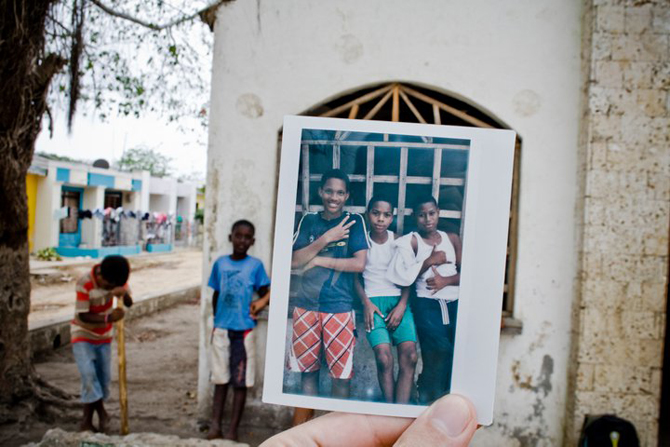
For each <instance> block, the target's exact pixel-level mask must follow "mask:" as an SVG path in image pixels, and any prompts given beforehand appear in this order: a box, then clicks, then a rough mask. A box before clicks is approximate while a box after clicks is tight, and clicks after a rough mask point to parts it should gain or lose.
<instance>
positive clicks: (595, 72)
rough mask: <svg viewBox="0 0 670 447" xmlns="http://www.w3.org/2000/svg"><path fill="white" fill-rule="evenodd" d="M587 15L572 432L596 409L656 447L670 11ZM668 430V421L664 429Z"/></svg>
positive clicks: (611, 7)
mask: <svg viewBox="0 0 670 447" xmlns="http://www.w3.org/2000/svg"><path fill="white" fill-rule="evenodd" d="M589 3H592V4H589V5H588V6H587V9H586V12H587V14H586V16H585V29H590V30H591V31H592V34H591V35H590V41H588V42H587V45H588V47H587V48H585V56H586V62H587V66H586V69H587V72H588V75H589V78H588V88H587V91H586V93H587V97H586V102H585V104H584V107H585V108H584V118H585V124H586V125H585V129H584V141H583V144H584V147H583V154H584V159H583V163H584V164H583V166H582V172H583V173H584V175H585V191H584V201H583V205H584V215H583V226H582V230H581V231H582V232H583V233H582V238H583V247H582V250H581V255H580V258H581V275H580V277H581V285H580V290H579V294H578V297H579V301H578V303H577V305H576V308H575V321H576V322H578V324H575V326H574V329H575V333H574V342H575V343H574V345H573V349H574V352H573V355H574V359H575V363H576V365H575V366H576V367H575V368H574V369H573V372H574V376H573V378H572V379H573V380H572V381H571V382H572V383H573V387H572V389H571V393H570V396H571V401H570V405H569V410H568V411H569V413H568V414H569V415H568V420H567V422H568V436H569V437H571V438H573V439H574V438H575V437H576V436H577V433H578V431H579V429H580V427H581V424H582V421H583V417H584V415H585V414H588V413H595V414H598V413H605V412H609V413H611V412H616V413H617V414H619V415H621V416H623V417H626V418H628V419H630V420H631V421H633V422H634V423H635V425H636V427H637V429H638V432H639V434H640V435H641V438H642V439H641V440H642V445H646V446H656V445H657V440H656V436H657V433H658V423H659V421H658V412H659V398H660V392H661V383H660V381H661V362H662V360H663V358H662V353H663V335H664V331H665V320H666V315H665V295H666V294H665V287H666V280H667V272H668V233H669V230H668V225H669V223H670V144H669V141H670V113H669V112H668V108H669V107H670V102H669V99H668V90H669V89H670V52H669V37H670V4H669V3H668V2H667V1H644V2H641V1H632V0H630V1H629V0H622V1H619V0H595V1H593V2H589ZM666 423H667V421H666Z"/></svg>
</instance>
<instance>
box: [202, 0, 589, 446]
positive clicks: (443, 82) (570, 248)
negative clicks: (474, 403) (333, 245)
mask: <svg viewBox="0 0 670 447" xmlns="http://www.w3.org/2000/svg"><path fill="white" fill-rule="evenodd" d="M580 14H581V2H579V1H576V0H573V1H567V2H556V1H550V0H542V1H531V0H515V1H508V2H492V1H485V0H473V1H470V2H467V4H466V3H463V2H457V1H442V0H425V1H422V2H419V3H414V2H404V1H400V0H393V1H381V0H375V1H368V2H359V1H355V0H342V1H338V2H310V1H307V0H300V1H299V0H294V1H284V2H270V1H257V2H249V1H234V2H229V3H225V4H224V5H222V7H221V8H220V9H219V11H218V16H217V21H216V27H215V46H214V55H213V57H214V65H213V67H214V68H213V75H212V100H211V121H210V129H209V132H210V136H209V149H208V157H209V161H208V166H209V172H208V183H207V204H206V208H207V212H206V216H207V217H206V219H207V220H206V230H205V231H206V238H205V239H206V242H205V254H204V261H205V262H204V265H205V269H204V270H205V271H206V273H205V275H207V273H208V272H207V271H208V269H209V267H210V266H211V264H212V262H213V261H214V259H215V258H216V256H217V255H218V254H220V253H225V252H228V251H229V250H230V247H229V244H228V240H227V236H228V232H229V228H230V225H231V224H232V222H233V221H234V220H235V219H238V218H241V217H244V218H248V219H250V220H252V221H253V222H254V223H255V224H256V226H257V234H256V245H255V246H254V247H253V248H252V250H251V253H252V254H253V255H255V256H258V257H260V258H261V259H262V260H263V261H264V262H265V264H266V267H267V268H268V269H269V268H270V261H271V248H272V237H273V228H272V225H273V222H274V218H273V213H274V205H275V202H274V194H275V185H276V172H277V163H278V160H277V132H278V131H279V129H280V127H281V125H282V117H283V116H284V115H286V114H299V113H301V112H302V111H304V110H307V109H309V108H311V107H312V106H314V105H315V104H317V103H321V102H324V101H327V100H328V99H329V98H332V97H334V96H337V95H340V94H342V93H344V92H347V91H352V90H356V89H359V88H361V87H363V86H367V85H370V84H374V83H378V82H388V81H392V80H400V81H407V82H413V83H418V84H423V85H426V86H428V87H430V88H433V89H436V90H441V91H445V92H447V93H450V94H452V95H454V96H457V97H459V98H463V99H465V100H467V101H470V102H472V103H473V104H476V105H477V106H478V107H480V108H482V109H484V110H486V111H488V113H491V114H493V115H494V116H497V117H498V118H500V119H501V120H502V121H504V122H506V123H507V124H508V125H509V127H510V128H512V129H514V130H516V131H517V132H519V134H520V135H521V136H522V138H523V148H522V151H523V154H522V159H521V197H520V207H519V212H520V219H519V260H518V268H517V284H516V288H517V289H516V307H515V310H514V311H515V317H517V318H519V319H521V320H522V321H523V325H524V327H523V333H522V334H521V335H515V336H511V335H503V337H502V341H501V346H500V359H499V366H498V387H497V397H496V407H495V415H494V421H495V422H494V425H493V426H492V427H490V428H487V429H486V430H480V431H479V432H478V434H477V436H476V438H475V441H474V444H473V445H475V446H489V445H498V446H518V445H523V446H526V445H528V446H554V445H561V444H562V441H563V432H564V415H565V402H566V392H567V376H568V372H567V371H568V361H569V347H570V333H571V329H572V327H571V303H572V299H573V296H574V287H575V278H576V272H577V256H576V253H577V251H578V250H577V246H576V245H575V244H576V241H577V237H576V233H575V225H574V222H575V216H576V211H575V210H576V205H577V199H576V198H577V196H578V189H577V186H576V185H577V180H578V179H577V172H578V169H577V168H578V158H577V156H578V150H577V148H578V133H579V118H580V116H579V111H580V98H581V91H580V85H581V84H580V46H581V35H580ZM203 298H205V299H203V307H202V313H201V328H200V331H201V347H200V348H201V351H200V376H199V377H200V386H199V391H200V396H199V400H200V402H201V408H202V409H205V408H206V407H207V406H208V404H209V401H210V399H211V397H210V396H211V394H210V392H209V390H208V386H207V378H208V373H209V370H208V365H207V361H206V354H205V352H206V346H207V339H208V337H207V336H208V334H209V333H210V332H209V331H210V327H211V326H210V324H211V323H210V321H211V320H210V318H211V317H210V315H211V305H210V304H209V294H208V293H206V292H205V289H204V288H203ZM260 364H261V365H262V362H260ZM203 411H204V410H203Z"/></svg>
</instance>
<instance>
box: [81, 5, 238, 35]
mask: <svg viewBox="0 0 670 447" xmlns="http://www.w3.org/2000/svg"><path fill="white" fill-rule="evenodd" d="M90 1H91V3H93V4H94V5H95V6H97V7H98V8H100V9H102V10H103V11H104V12H106V13H107V14H109V15H111V16H114V17H118V18H120V19H123V20H128V21H129V22H133V23H135V24H137V25H140V26H143V27H145V28H149V29H150V30H154V31H161V30H164V29H166V28H171V27H173V26H175V25H179V24H180V23H184V22H188V21H189V20H192V19H194V18H196V17H198V16H199V15H201V14H203V13H205V12H207V11H210V10H212V9H215V8H216V7H218V6H219V5H220V4H222V3H223V2H225V1H227V0H216V1H214V2H213V3H212V4H211V5H208V6H205V7H204V8H202V9H199V10H198V11H196V12H194V13H193V14H189V15H186V16H183V17H180V18H178V19H175V20H173V21H171V22H168V23H164V24H162V25H157V24H155V23H150V22H146V21H144V20H142V19H138V18H137V17H133V16H131V15H128V14H126V13H124V12H120V11H116V10H114V9H112V8H110V7H109V6H107V5H105V4H103V3H102V2H101V1H100V0H90Z"/></svg>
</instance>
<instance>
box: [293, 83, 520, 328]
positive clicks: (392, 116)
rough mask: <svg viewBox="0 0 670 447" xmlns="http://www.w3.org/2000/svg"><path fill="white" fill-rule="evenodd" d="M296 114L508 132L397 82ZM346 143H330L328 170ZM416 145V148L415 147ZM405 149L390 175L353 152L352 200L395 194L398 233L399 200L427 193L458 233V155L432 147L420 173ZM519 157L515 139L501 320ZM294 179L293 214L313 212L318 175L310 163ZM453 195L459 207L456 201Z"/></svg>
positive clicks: (508, 289) (465, 106)
mask: <svg viewBox="0 0 670 447" xmlns="http://www.w3.org/2000/svg"><path fill="white" fill-rule="evenodd" d="M302 115H307V116H321V117H332V118H349V119H364V120H379V121H395V122H411V123H422V124H440V125H454V126H472V127H484V128H497V129H508V128H509V127H508V126H506V125H505V124H504V123H502V122H501V121H500V120H498V119H496V118H495V117H493V116H491V115H490V114H488V113H486V112H485V111H483V110H481V109H480V108H477V107H476V106H474V105H472V104H469V103H467V102H466V101H464V100H461V99H457V98H455V97H453V96H450V95H448V94H446V93H443V92H438V91H435V90H432V89H429V88H426V87H422V86H417V85H412V84H407V83H399V82H392V83H385V84H378V85H374V86H369V87H365V88H362V89H359V90H356V91H353V92H349V93H344V94H341V95H338V96H337V97H335V98H332V99H329V100H327V101H326V102H324V103H322V104H319V105H317V106H315V107H313V108H311V109H309V110H307V111H306V112H304V113H302ZM346 138H347V136H346V135H340V134H338V135H336V136H335V139H334V141H333V142H332V143H333V144H332V149H330V151H331V152H329V154H328V158H329V159H330V158H331V157H332V160H333V161H332V167H340V163H341V155H342V151H345V150H347V149H346V148H345V145H344V144H338V141H339V142H344V140H346ZM423 143H424V144H425V145H428V146H430V145H431V142H430V141H424V142H423ZM417 144H419V145H421V143H417ZM347 145H348V146H350V147H351V146H352V142H351V141H347ZM405 146H406V145H405ZM433 146H435V145H433ZM417 147H418V146H417ZM431 147H432V146H431ZM410 150H411V148H407V147H403V148H399V149H398V151H399V154H398V160H399V162H398V166H397V167H394V168H393V169H392V171H393V172H384V168H383V167H380V166H376V163H375V162H374V160H375V158H374V151H375V148H374V147H371V146H370V145H369V144H368V145H367V146H366V147H365V148H363V147H361V148H359V153H358V154H354V155H352V159H353V161H352V163H353V167H352V168H351V169H350V171H351V175H350V177H351V180H352V190H353V189H354V188H356V187H361V188H366V189H367V191H365V194H364V195H363V194H359V195H358V196H360V197H363V196H365V198H366V200H369V198H370V195H371V194H372V185H373V184H374V185H375V188H377V187H378V188H382V189H383V188H388V189H390V190H391V191H393V192H394V193H395V194H397V197H398V229H399V230H400V231H402V229H403V225H404V220H403V217H404V216H405V215H406V213H407V212H408V211H407V207H411V204H406V203H405V201H404V197H405V191H406V190H407V189H408V188H427V190H428V191H430V192H431V193H432V195H433V196H434V197H435V198H436V199H437V200H438V201H439V202H441V209H443V208H446V209H443V210H442V213H441V215H440V217H441V218H442V219H441V220H443V221H444V225H445V226H448V225H451V226H452V228H456V230H457V231H458V230H459V229H460V218H461V208H460V207H461V206H462V196H463V188H464V182H463V176H464V172H465V169H462V170H461V171H462V173H463V175H459V168H458V166H457V165H458V164H459V163H462V161H461V158H462V157H461V155H459V153H458V151H448V150H447V149H444V150H443V149H442V148H439V147H437V148H435V149H434V155H433V157H432V160H431V161H430V166H432V167H435V166H437V168H436V169H435V168H434V169H430V168H429V169H428V171H426V169H423V170H422V169H421V168H420V167H417V166H419V165H420V163H412V160H411V155H408V154H409V153H410V152H409V151H410ZM304 151H305V152H306V151H307V149H306V148H305V149H304ZM520 155H521V140H520V139H519V138H518V137H517V141H516V147H515V154H514V176H513V185H512V201H511V204H510V207H511V212H510V226H509V239H508V249H507V268H506V273H505V291H504V297H503V315H504V316H505V317H511V315H512V310H513V307H514V302H513V300H514V278H515V266H516V257H517V228H518V212H517V207H518V197H519V159H520ZM459 157H461V158H459ZM359 159H360V160H359ZM359 161H360V162H359ZM448 164H453V165H454V170H453V172H454V174H453V175H450V176H448V177H444V176H441V175H439V172H440V168H439V167H440V165H441V166H442V168H443V169H442V171H444V166H445V165H448ZM375 169H377V172H375ZM423 171H426V172H423ZM435 173H437V174H435ZM300 175H301V178H302V183H303V184H304V185H307V186H306V187H302V190H301V191H299V194H298V202H299V203H297V204H296V212H298V213H302V212H306V211H308V210H314V209H316V207H314V206H313V205H312V199H311V196H312V195H314V193H315V188H314V187H312V191H311V193H310V185H314V184H316V183H318V180H319V178H320V176H319V174H317V173H314V172H310V163H302V164H301V174H300ZM378 185H379V186H378ZM459 195H460V202H459V199H458V197H459ZM443 203H449V204H453V203H456V204H457V206H453V207H451V208H450V207H449V206H446V207H443V206H442V204H443ZM349 205H350V206H349V207H348V208H349V209H350V210H351V211H356V212H361V211H363V210H364V207H365V203H352V204H349ZM409 212H411V211H409ZM454 226H455V227H454ZM507 321H510V320H507Z"/></svg>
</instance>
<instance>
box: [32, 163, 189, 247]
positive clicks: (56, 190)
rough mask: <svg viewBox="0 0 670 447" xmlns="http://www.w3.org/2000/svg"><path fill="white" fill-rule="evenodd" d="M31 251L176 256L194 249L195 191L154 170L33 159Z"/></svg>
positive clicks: (187, 185) (187, 184)
mask: <svg viewBox="0 0 670 447" xmlns="http://www.w3.org/2000/svg"><path fill="white" fill-rule="evenodd" d="M27 182H28V185H27V186H28V188H27V190H28V204H29V216H30V225H29V233H30V234H29V236H30V240H31V241H32V249H33V251H38V250H41V249H43V248H48V247H55V248H56V250H57V251H58V253H59V254H61V255H62V256H90V257H93V258H98V257H103V256H106V255H109V254H122V255H132V254H137V253H140V252H141V251H142V250H146V251H154V252H155V251H169V250H172V248H173V244H174V243H175V239H177V240H178V241H183V242H184V243H185V244H188V241H189V239H190V237H191V233H190V229H191V228H192V223H193V218H194V215H195V205H196V185H195V184H193V183H189V182H181V181H178V180H177V179H176V178H171V177H163V178H159V177H152V176H151V175H150V173H149V172H148V171H133V172H124V171H119V170H115V169H107V168H101V167H94V166H91V165H87V164H84V163H75V162H69V161H59V160H51V159H48V158H45V157H42V156H39V155H36V156H35V157H34V158H33V162H32V165H31V167H30V170H29V175H28V180H27Z"/></svg>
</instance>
